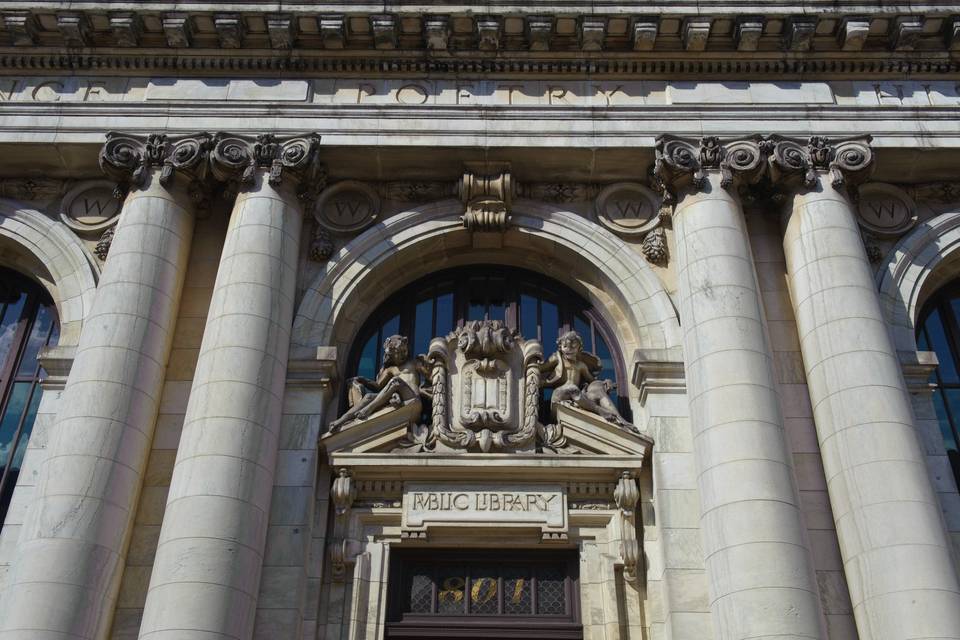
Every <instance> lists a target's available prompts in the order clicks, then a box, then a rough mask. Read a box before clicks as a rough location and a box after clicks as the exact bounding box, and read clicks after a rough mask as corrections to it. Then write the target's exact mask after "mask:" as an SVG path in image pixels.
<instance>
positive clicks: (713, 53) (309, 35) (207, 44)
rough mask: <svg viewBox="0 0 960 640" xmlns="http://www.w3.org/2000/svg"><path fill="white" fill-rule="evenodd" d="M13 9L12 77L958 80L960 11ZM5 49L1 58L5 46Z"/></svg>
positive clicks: (16, 5)
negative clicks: (879, 76)
mask: <svg viewBox="0 0 960 640" xmlns="http://www.w3.org/2000/svg"><path fill="white" fill-rule="evenodd" d="M111 5H113V3H82V2H81V3H67V2H7V3H4V7H3V9H2V10H0V27H2V32H3V35H2V36H0V43H3V44H5V45H6V47H5V50H0V67H6V68H11V69H24V68H36V69H41V68H45V69H55V68H63V67H67V66H69V67H70V68H80V69H90V68H98V69H128V70H129V69H160V68H163V69H194V70H200V71H205V72H210V73H217V72H221V73H222V72H230V73H236V72H246V71H263V70H284V71H287V72H293V73H296V72H314V71H323V72H327V73H335V72H363V73H371V72H380V73H384V72H386V73H391V72H394V71H399V72H413V71H420V72H427V73H451V74H453V73H455V74H462V73H469V72H471V71H473V72H479V73H524V74H527V73H546V74H557V73H587V72H588V73H592V74H595V73H609V74H624V73H643V74H647V75H660V74H672V75H676V74H677V73H698V74H703V73H708V74H710V73H720V74H724V73H726V74H731V73H732V74H754V73H757V72H760V73H771V74H777V73H780V74H782V73H788V74H790V73H797V74H799V73H843V72H849V73H858V72H859V73H903V72H908V73H934V74H940V73H952V72H956V71H957V61H956V59H955V57H956V56H955V53H954V52H956V51H958V50H960V15H957V10H956V5H953V4H949V3H939V2H928V3H925V4H923V5H922V6H921V5H914V4H903V5H901V6H897V5H891V6H886V7H883V8H882V10H881V9H880V8H878V7H877V6H876V5H875V4H872V5H871V4H857V3H852V4H849V5H847V6H843V7H837V6H836V3H832V2H831V3H823V2H807V3H803V4H799V5H798V4H787V3H753V4H752V5H751V4H747V5H734V4H732V3H723V2H716V3H706V6H704V3H696V4H693V3H686V4H685V3H679V4H667V3H661V4H656V3H637V2H634V3H613V2H599V3H589V4H587V3H583V2H560V3H544V2H534V3H525V4H523V5H520V4H518V3H509V2H499V3H498V2H494V3H482V5H480V3H461V4H453V3H439V2H435V3H408V2H395V3H378V4H376V5H374V4H372V3H362V2H361V3H352V2H334V3H320V4H308V3H301V4H292V5H288V4H286V3H285V4H284V5H282V7H281V5H280V4H275V5H272V4H267V5H263V4H256V5H255V4H253V3H237V2H233V3H211V2H205V3H200V2H196V3H192V2H187V3H158V2H140V3H123V4H120V3H116V4H115V5H114V6H116V10H113V9H112V8H111ZM4 40H5V41H6V42H3V41H4Z"/></svg>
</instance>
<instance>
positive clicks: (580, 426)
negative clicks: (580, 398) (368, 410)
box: [320, 405, 653, 466]
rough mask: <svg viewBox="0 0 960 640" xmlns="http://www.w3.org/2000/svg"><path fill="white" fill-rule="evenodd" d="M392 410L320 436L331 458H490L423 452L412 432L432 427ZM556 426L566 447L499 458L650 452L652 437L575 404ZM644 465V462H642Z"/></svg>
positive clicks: (471, 453)
mask: <svg viewBox="0 0 960 640" xmlns="http://www.w3.org/2000/svg"><path fill="white" fill-rule="evenodd" d="M404 409H405V408H401V409H397V410H394V409H387V410H384V411H381V412H378V413H377V414H374V415H373V416H371V417H370V418H368V419H367V420H363V421H359V422H355V423H353V424H352V425H350V426H349V427H348V428H345V429H343V430H340V431H336V432H330V433H326V434H325V435H323V436H322V437H321V438H320V447H321V449H322V450H323V451H324V452H325V453H326V454H327V455H328V456H329V457H331V458H336V457H341V456H344V455H346V456H350V457H351V458H355V457H356V456H364V455H368V456H370V457H373V458H380V457H382V456H384V455H391V456H403V457H406V458H409V459H411V460H413V459H430V458H431V457H432V458H439V457H444V458H449V457H452V458H462V459H463V461H464V462H466V461H467V459H469V458H471V457H477V456H481V457H487V456H484V455H483V454H481V453H479V452H475V451H467V450H463V451H449V450H445V449H442V448H441V449H439V450H437V451H424V450H422V448H420V447H417V448H413V447H410V444H411V431H412V430H420V431H422V433H423V436H424V438H426V437H428V432H429V427H427V426H423V427H418V426H415V421H416V420H417V419H418V418H419V416H413V415H411V413H412V412H411V411H410V410H406V411H405V410H404ZM557 426H558V427H559V429H560V433H561V434H562V435H561V438H560V441H561V442H562V446H559V447H557V448H556V449H550V448H542V449H540V450H539V451H535V452H524V453H523V454H522V455H521V454H519V453H517V454H510V453H502V454H498V456H500V457H504V458H509V457H510V456H511V455H515V456H520V457H523V458H524V459H529V458H530V457H531V456H535V457H541V458H544V459H545V460H546V459H556V460H564V459H570V461H571V462H575V461H576V460H577V459H580V460H581V461H582V460H583V459H584V458H592V457H605V456H608V457H613V458H636V459H637V462H638V463H639V461H641V460H643V458H645V457H646V456H647V455H649V453H650V449H651V448H652V446H653V440H652V439H651V438H650V437H649V436H647V435H645V434H643V433H640V432H639V431H637V430H635V429H634V428H633V427H632V426H626V427H624V426H620V425H617V424H614V423H612V422H609V421H607V420H604V419H603V418H600V417H599V416H596V415H595V414H592V413H589V412H587V411H584V410H582V409H580V408H578V407H574V406H566V405H563V406H560V407H558V411H557ZM638 466H639V465H638Z"/></svg>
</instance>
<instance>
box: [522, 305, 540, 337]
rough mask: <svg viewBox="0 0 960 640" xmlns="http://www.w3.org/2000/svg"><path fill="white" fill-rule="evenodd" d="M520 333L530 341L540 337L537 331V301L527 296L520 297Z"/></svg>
mask: <svg viewBox="0 0 960 640" xmlns="http://www.w3.org/2000/svg"><path fill="white" fill-rule="evenodd" d="M520 333H521V334H522V335H523V337H524V338H527V339H528V340H532V339H537V338H539V337H540V334H539V332H538V331H537V299H536V298H534V297H533V296H528V295H526V294H523V295H521V296H520Z"/></svg>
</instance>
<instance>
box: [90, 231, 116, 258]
mask: <svg viewBox="0 0 960 640" xmlns="http://www.w3.org/2000/svg"><path fill="white" fill-rule="evenodd" d="M116 230H117V228H116V227H115V226H114V227H110V228H109V229H107V230H106V231H104V232H103V235H102V236H100V239H99V240H98V241H97V246H96V247H94V249H93V252H94V253H95V254H96V256H97V257H98V258H100V261H101V262H103V261H105V260H106V259H107V254H109V253H110V245H112V244H113V235H114V233H115V232H116Z"/></svg>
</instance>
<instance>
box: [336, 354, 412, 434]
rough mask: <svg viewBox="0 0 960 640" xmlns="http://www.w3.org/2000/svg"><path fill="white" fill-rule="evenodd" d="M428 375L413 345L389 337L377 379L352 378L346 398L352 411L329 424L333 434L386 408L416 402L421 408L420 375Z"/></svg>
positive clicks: (349, 381)
mask: <svg viewBox="0 0 960 640" xmlns="http://www.w3.org/2000/svg"><path fill="white" fill-rule="evenodd" d="M425 374H426V367H425V365H424V363H422V362H420V361H419V360H418V359H416V358H412V357H410V346H409V344H408V342H407V339H406V338H405V337H403V336H390V337H389V338H387V339H386V340H384V342H383V367H382V368H381V369H380V372H379V373H378V374H377V379H376V380H371V379H369V378H364V377H362V376H358V377H356V378H350V380H348V384H349V385H350V391H349V393H348V396H347V399H348V400H349V402H350V409H348V410H347V412H346V413H344V414H343V415H342V416H340V417H339V418H337V419H336V420H334V421H333V422H331V423H330V432H331V433H335V432H337V431H339V430H340V429H341V428H342V427H343V425H345V424H347V423H348V422H351V421H353V420H366V419H367V418H368V417H369V416H371V415H372V414H374V413H376V412H377V411H379V410H380V409H383V408H384V407H386V406H391V407H394V408H395V409H399V408H400V407H402V406H404V405H407V404H411V403H416V404H417V409H416V412H417V413H419V412H420V409H421V401H420V379H421V378H420V376H421V375H425Z"/></svg>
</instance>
